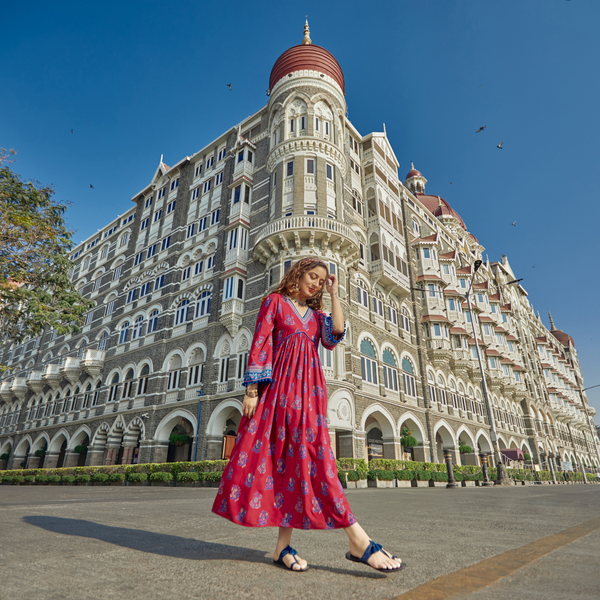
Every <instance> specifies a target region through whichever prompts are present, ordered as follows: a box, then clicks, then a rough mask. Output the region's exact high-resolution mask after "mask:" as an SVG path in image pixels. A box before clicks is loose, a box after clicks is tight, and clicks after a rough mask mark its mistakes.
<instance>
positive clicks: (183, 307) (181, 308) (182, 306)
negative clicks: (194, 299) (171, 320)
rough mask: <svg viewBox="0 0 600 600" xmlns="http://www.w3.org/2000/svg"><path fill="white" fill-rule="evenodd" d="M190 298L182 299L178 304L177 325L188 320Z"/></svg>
mask: <svg viewBox="0 0 600 600" xmlns="http://www.w3.org/2000/svg"><path fill="white" fill-rule="evenodd" d="M189 305H190V301H189V300H187V299H186V300H182V301H181V302H180V303H179V304H178V305H177V311H176V312H175V325H180V324H181V323H185V321H187V320H188V311H189Z"/></svg>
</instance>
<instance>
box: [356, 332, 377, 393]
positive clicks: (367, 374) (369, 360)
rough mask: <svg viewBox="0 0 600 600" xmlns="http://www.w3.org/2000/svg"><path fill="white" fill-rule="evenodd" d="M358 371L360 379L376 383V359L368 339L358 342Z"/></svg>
mask: <svg viewBox="0 0 600 600" xmlns="http://www.w3.org/2000/svg"><path fill="white" fill-rule="evenodd" d="M360 351H361V353H362V356H361V357H360V371H361V376H362V380H363V381H366V382H368V383H373V384H377V361H376V360H375V349H374V348H373V344H371V342H370V341H369V340H363V341H362V342H361V343H360Z"/></svg>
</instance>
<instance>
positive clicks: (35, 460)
mask: <svg viewBox="0 0 600 600" xmlns="http://www.w3.org/2000/svg"><path fill="white" fill-rule="evenodd" d="M39 466H40V457H39V456H36V455H35V454H30V455H29V458H28V460H27V467H26V468H27V469H37V468H38V467H39Z"/></svg>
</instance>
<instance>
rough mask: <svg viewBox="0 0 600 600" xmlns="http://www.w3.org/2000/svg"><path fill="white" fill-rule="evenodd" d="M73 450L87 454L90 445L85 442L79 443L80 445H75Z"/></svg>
mask: <svg viewBox="0 0 600 600" xmlns="http://www.w3.org/2000/svg"><path fill="white" fill-rule="evenodd" d="M73 451H74V452H77V453H78V454H85V453H86V452H87V451H88V447H87V446H85V445H84V444H79V446H75V448H73Z"/></svg>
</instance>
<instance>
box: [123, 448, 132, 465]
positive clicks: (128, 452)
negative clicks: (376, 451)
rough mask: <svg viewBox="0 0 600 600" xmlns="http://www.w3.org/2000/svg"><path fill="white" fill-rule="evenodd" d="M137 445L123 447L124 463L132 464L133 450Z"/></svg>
mask: <svg viewBox="0 0 600 600" xmlns="http://www.w3.org/2000/svg"><path fill="white" fill-rule="evenodd" d="M134 450H135V446H129V447H127V448H124V449H123V460H122V461H121V462H122V463H123V464H124V465H130V464H131V463H132V462H133V451H134Z"/></svg>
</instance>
